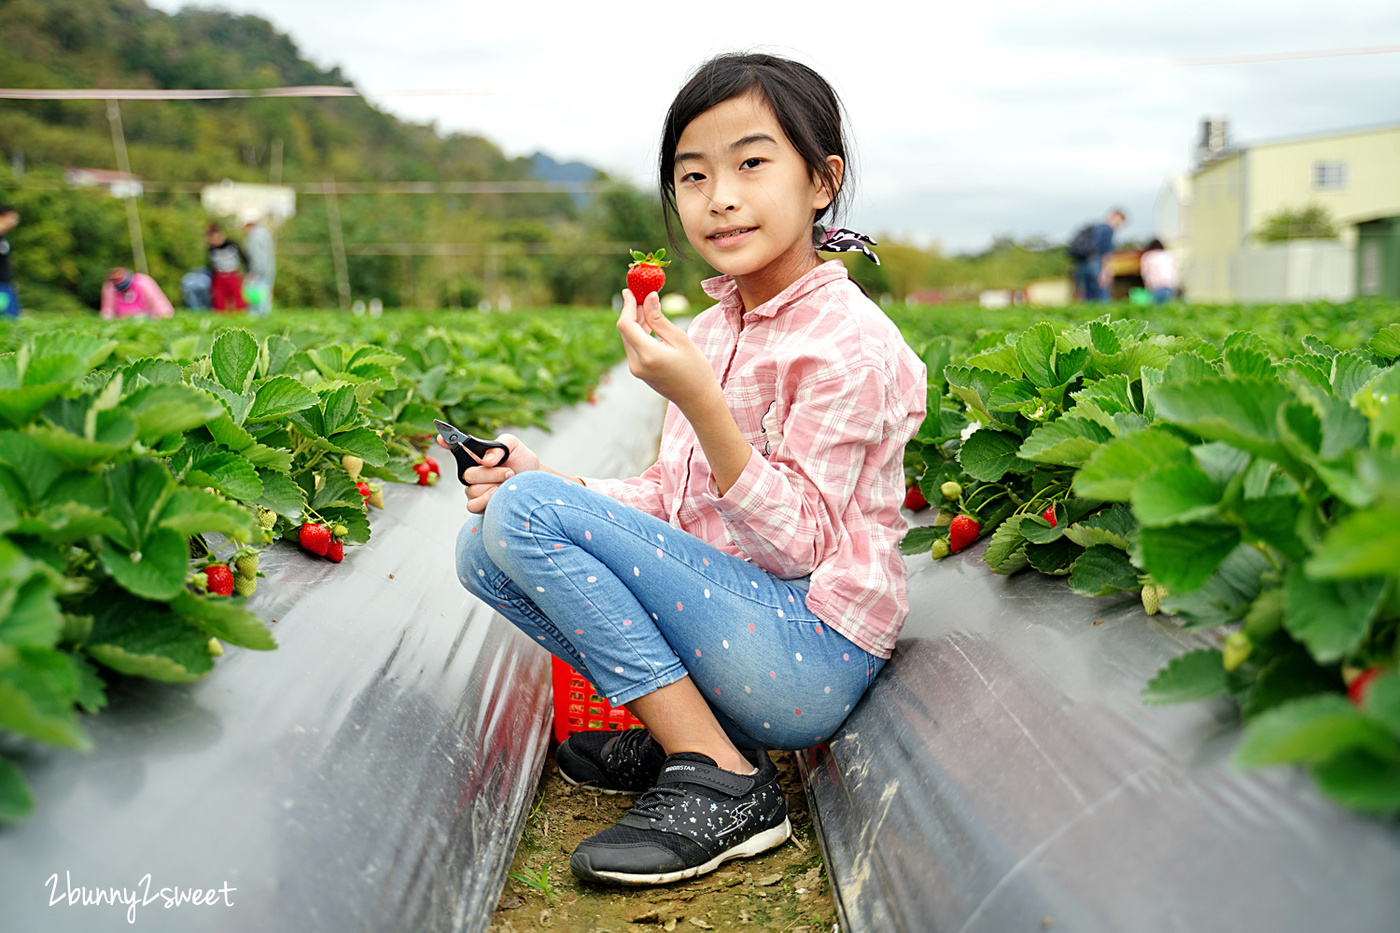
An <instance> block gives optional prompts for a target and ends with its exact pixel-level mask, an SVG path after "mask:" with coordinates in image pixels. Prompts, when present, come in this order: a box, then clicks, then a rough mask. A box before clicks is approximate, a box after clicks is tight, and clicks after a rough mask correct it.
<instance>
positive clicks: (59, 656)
mask: <svg viewBox="0 0 1400 933" xmlns="http://www.w3.org/2000/svg"><path fill="white" fill-rule="evenodd" d="M78 689H79V677H78V672H77V668H76V667H75V666H74V665H73V662H72V660H71V659H70V656H69V655H68V654H67V653H66V652H62V651H55V650H52V649H48V648H19V649H16V648H11V647H9V646H4V645H0V729H7V730H9V731H10V732H14V733H17V734H19V735H23V736H28V737H29V738H31V739H35V740H37V741H40V742H48V743H50V744H53V745H61V746H63V747H64V748H73V749H78V750H79V751H86V750H88V749H89V748H91V746H92V743H91V742H90V741H89V739H88V737H87V734H86V733H85V732H84V731H83V729H82V727H81V726H80V725H79V724H78V722H77V719H76V718H75V717H74V715H73V699H74V697H76V696H77V694H78Z"/></svg>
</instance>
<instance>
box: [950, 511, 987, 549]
mask: <svg viewBox="0 0 1400 933" xmlns="http://www.w3.org/2000/svg"><path fill="white" fill-rule="evenodd" d="M981 530H982V526H981V525H979V524H978V523H977V519H975V518H973V517H972V516H971V515H958V516H955V517H954V518H953V523H952V524H951V525H949V526H948V550H950V551H952V552H954V553H956V552H958V551H961V550H962V549H963V548H965V547H967V546H968V545H969V544H971V543H972V542H974V541H976V540H977V533H978V532H979V531H981Z"/></svg>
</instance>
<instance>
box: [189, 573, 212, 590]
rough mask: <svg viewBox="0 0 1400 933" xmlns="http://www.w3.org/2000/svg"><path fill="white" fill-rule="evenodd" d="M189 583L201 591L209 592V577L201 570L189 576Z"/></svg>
mask: <svg viewBox="0 0 1400 933" xmlns="http://www.w3.org/2000/svg"><path fill="white" fill-rule="evenodd" d="M190 583H192V584H193V585H194V588H195V589H196V590H198V591H199V592H201V593H207V592H209V577H208V576H207V575H206V574H205V573H204V571H202V570H200V571H198V572H196V573H195V574H194V575H193V576H191V577H190Z"/></svg>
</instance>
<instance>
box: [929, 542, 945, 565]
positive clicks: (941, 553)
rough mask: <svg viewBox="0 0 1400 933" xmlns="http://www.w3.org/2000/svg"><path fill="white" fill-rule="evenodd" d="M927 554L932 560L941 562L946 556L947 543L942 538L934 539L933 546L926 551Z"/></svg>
mask: <svg viewBox="0 0 1400 933" xmlns="http://www.w3.org/2000/svg"><path fill="white" fill-rule="evenodd" d="M928 553H929V556H930V557H932V558H933V559H934V560H942V559H943V558H945V557H947V556H948V542H947V541H944V540H943V539H942V538H934V539H933V546H932V547H930V548H929V549H928Z"/></svg>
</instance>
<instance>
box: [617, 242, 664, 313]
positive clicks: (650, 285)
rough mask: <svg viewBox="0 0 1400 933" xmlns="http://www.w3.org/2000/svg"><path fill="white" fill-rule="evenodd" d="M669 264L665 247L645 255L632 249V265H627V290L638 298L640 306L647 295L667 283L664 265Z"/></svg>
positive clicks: (657, 290) (659, 289)
mask: <svg viewBox="0 0 1400 933" xmlns="http://www.w3.org/2000/svg"><path fill="white" fill-rule="evenodd" d="M668 265H670V263H669V262H668V261H667V259H666V251H665V250H664V249H659V250H657V251H656V252H655V253H647V254H645V255H643V254H642V253H640V252H638V251H637V250H635V249H634V250H632V265H630V266H628V267H627V290H628V291H630V292H631V293H632V297H633V298H635V299H636V300H637V305H638V307H640V306H641V304H642V302H643V301H646V298H647V295H650V294H651V293H652V292H659V291H661V286H663V285H665V284H666V273H665V271H664V270H663V267H664V266H668Z"/></svg>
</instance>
